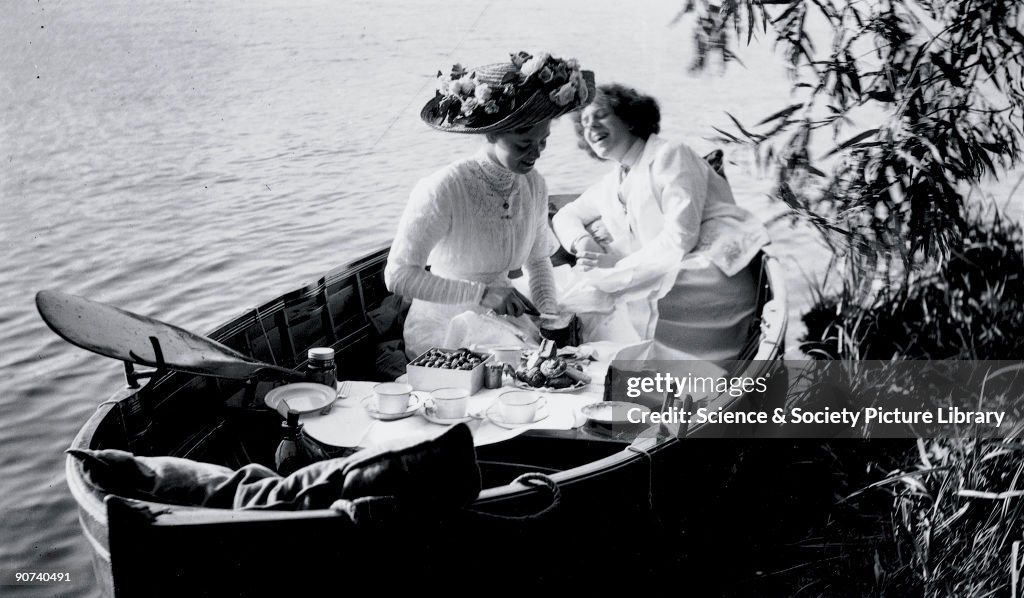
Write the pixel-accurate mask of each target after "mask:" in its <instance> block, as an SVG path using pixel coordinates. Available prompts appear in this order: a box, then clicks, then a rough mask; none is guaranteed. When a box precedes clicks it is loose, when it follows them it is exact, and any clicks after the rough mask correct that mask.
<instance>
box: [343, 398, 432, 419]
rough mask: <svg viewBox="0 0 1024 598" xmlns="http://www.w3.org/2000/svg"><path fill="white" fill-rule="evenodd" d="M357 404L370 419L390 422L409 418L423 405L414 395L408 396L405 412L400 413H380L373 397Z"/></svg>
mask: <svg viewBox="0 0 1024 598" xmlns="http://www.w3.org/2000/svg"><path fill="white" fill-rule="evenodd" d="M359 403H360V404H361V405H362V406H363V408H364V409H366V412H367V413H369V414H370V417H372V418H373V419H379V420H381V421H391V420H394V419H402V418H405V417H409V416H410V415H412V414H414V413H416V411H418V410H419V408H420V405H422V404H423V401H421V400H420V398H419V397H417V396H416V395H409V403H408V405H407V406H406V408H405V411H401V412H399V413H381V412H380V411H377V397H375V396H373V395H370V396H368V397H366V398H364V399H363V400H362V401H359Z"/></svg>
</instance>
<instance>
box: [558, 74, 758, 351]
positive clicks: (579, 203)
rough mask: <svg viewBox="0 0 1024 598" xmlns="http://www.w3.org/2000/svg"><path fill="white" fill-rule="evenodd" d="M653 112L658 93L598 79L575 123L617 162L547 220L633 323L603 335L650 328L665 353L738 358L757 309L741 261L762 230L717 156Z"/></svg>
mask: <svg viewBox="0 0 1024 598" xmlns="http://www.w3.org/2000/svg"><path fill="white" fill-rule="evenodd" d="M660 120H661V113H660V110H659V108H658V103H657V102H656V101H655V100H654V98H652V97H650V96H648V95H644V94H642V93H640V92H638V91H636V90H635V89H633V88H630V87H626V86H623V85H617V84H612V85H602V86H601V87H600V88H599V89H598V91H597V96H596V98H595V99H594V101H593V102H591V103H590V105H588V106H587V107H586V108H584V109H583V110H582V111H581V112H580V114H579V116H578V119H577V123H576V124H577V127H576V130H577V133H578V134H579V137H580V146H581V147H583V148H584V149H586V150H588V151H589V153H590V154H591V155H593V156H594V157H597V158H599V159H603V160H609V161H612V162H614V163H616V166H615V168H613V169H612V170H611V171H610V172H609V173H608V174H607V175H606V176H605V177H604V178H602V179H601V180H600V181H598V182H597V183H596V184H594V185H593V186H592V187H590V188H589V189H587V191H585V192H584V193H583V194H582V195H581V196H580V197H578V198H577V199H576V200H575V201H573V202H572V203H570V204H568V205H567V206H565V207H563V208H562V209H561V210H559V212H558V213H557V214H556V215H555V217H554V219H553V220H552V225H553V228H554V231H555V234H556V235H557V236H558V239H559V241H561V243H562V245H563V246H564V247H566V248H567V249H569V250H570V251H571V252H573V253H575V254H576V256H577V264H578V265H581V266H582V267H583V268H597V270H592V271H591V272H590V274H592V276H591V277H590V279H589V283H590V285H591V286H592V287H593V288H594V289H596V290H598V291H599V292H600V293H602V294H603V295H604V296H605V297H608V298H609V299H610V302H614V304H615V305H616V307H615V310H622V311H621V312H619V313H623V312H624V313H626V314H627V315H628V317H629V320H630V323H631V324H632V328H633V329H634V331H635V333H636V334H635V336H634V337H632V338H628V339H604V340H634V341H635V340H651V339H653V340H654V341H656V343H657V346H658V347H659V348H660V353H659V354H658V356H659V357H662V358H668V357H670V356H673V355H675V356H678V355H679V352H682V353H684V354H686V355H687V356H689V357H695V358H699V359H707V360H713V361H726V360H731V359H736V358H737V357H738V355H739V352H740V350H741V348H742V346H743V343H744V342H745V341H746V339H747V334H748V333H749V327H750V322H751V318H752V317H753V315H754V310H755V301H756V293H757V290H756V288H755V284H754V280H753V277H752V276H751V274H750V271H749V270H748V268H747V266H748V264H749V263H750V261H751V259H753V257H754V255H756V254H757V252H758V250H760V248H761V247H763V246H764V245H765V244H767V243H768V241H769V238H768V232H767V230H766V229H765V227H764V225H763V224H762V223H761V222H760V221H759V220H758V219H757V218H755V217H754V216H753V214H751V213H750V212H748V211H747V210H744V209H743V208H741V207H739V206H737V205H736V201H735V199H733V195H732V190H731V189H730V187H729V183H728V182H727V181H726V180H725V178H724V177H723V176H721V174H720V173H719V172H716V169H715V168H714V166H713V165H712V164H709V163H708V161H707V160H706V159H703V158H701V157H700V156H699V155H697V153H696V152H694V151H693V150H692V149H691V148H690V147H689V146H687V145H686V144H683V143H678V142H670V141H668V140H665V139H662V138H660V137H659V136H658V134H657V133H658V132H659V130H660ZM596 220H599V221H600V223H601V230H600V232H595V227H594V226H593V223H594V222H595V221H596ZM588 227H589V229H588ZM609 317H610V316H608V315H603V316H599V318H605V319H607V318H609ZM587 332H588V331H587V330H584V334H586V333H587ZM590 340H594V339H593V338H591V339H590Z"/></svg>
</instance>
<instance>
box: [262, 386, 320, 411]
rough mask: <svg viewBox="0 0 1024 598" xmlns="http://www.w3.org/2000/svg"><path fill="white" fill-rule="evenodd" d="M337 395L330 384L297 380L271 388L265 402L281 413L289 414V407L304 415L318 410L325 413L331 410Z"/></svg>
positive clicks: (264, 399)
mask: <svg viewBox="0 0 1024 598" xmlns="http://www.w3.org/2000/svg"><path fill="white" fill-rule="evenodd" d="M337 396H338V395H337V392H336V391H335V390H333V389H332V388H331V387H330V386H326V385H324V384H314V383H312V382H296V383H294V384H285V385H284V386H278V387H277V388H274V389H271V391H270V392H268V393H267V396H266V397H264V398H263V402H264V403H266V404H267V407H270V408H271V409H273V410H274V411H277V412H278V413H280V414H281V415H287V414H288V410H289V409H290V410H292V411H295V412H297V413H300V414H303V415H305V414H307V413H317V412H319V413H320V414H321V415H323V414H326V413H327V412H328V411H330V410H331V405H332V404H333V403H334V399H336V398H337Z"/></svg>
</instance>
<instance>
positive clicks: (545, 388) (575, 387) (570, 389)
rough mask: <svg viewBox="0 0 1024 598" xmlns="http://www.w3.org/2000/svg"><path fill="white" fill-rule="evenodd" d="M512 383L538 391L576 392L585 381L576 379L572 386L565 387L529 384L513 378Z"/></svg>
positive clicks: (518, 386)
mask: <svg viewBox="0 0 1024 598" xmlns="http://www.w3.org/2000/svg"><path fill="white" fill-rule="evenodd" d="M512 384H513V385H514V386H515V387H516V388H522V389H523V390H536V391H539V392H576V391H577V390H579V389H581V388H583V387H584V386H586V385H587V382H584V381H583V380H577V381H576V384H573V385H572V386H566V387H565V388H551V387H550V386H530V385H529V384H527V383H526V382H523V381H522V380H515V381H513V382H512Z"/></svg>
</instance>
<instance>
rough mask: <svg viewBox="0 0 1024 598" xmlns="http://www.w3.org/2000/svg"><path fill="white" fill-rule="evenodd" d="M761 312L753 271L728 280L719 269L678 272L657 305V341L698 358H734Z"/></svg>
mask: <svg viewBox="0 0 1024 598" xmlns="http://www.w3.org/2000/svg"><path fill="white" fill-rule="evenodd" d="M756 311H757V284H756V282H755V281H754V276H753V274H752V273H751V270H750V268H749V267H747V268H744V269H743V270H740V271H739V272H738V273H736V275H734V276H726V275H725V273H723V272H722V271H721V270H720V269H719V268H718V267H717V266H715V265H708V266H706V267H703V268H697V269H688V270H680V271H679V274H678V276H677V277H676V282H675V286H673V287H672V290H671V291H669V293H668V294H667V295H665V297H663V298H662V299H661V300H660V301H658V323H657V327H656V328H655V332H654V338H655V339H656V340H658V341H659V342H661V343H663V344H665V345H667V346H669V347H671V348H673V349H677V350H679V351H683V352H684V353H689V354H690V355H693V356H694V357H695V358H697V359H705V360H709V361H725V360H732V359H736V358H737V357H738V356H739V353H740V350H741V349H742V348H743V345H744V344H745V343H746V342H747V335H748V333H749V332H750V323H751V321H752V320H753V318H754V315H755V312H756Z"/></svg>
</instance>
